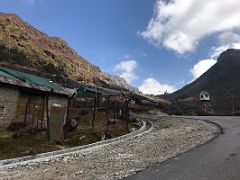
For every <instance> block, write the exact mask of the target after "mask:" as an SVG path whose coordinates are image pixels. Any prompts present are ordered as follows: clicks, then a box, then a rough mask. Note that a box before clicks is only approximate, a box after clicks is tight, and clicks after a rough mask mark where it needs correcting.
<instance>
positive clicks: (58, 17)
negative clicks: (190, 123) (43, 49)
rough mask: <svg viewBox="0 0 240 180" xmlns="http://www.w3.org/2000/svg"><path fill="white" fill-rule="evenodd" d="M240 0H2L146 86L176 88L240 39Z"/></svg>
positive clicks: (0, 4)
mask: <svg viewBox="0 0 240 180" xmlns="http://www.w3.org/2000/svg"><path fill="white" fill-rule="evenodd" d="M234 7H240V4H239V2H238V0H209V1H197V0H189V1H186V0H168V1H167V0H101V1H100V0H71V1H66V0H0V11H1V12H6V13H16V14H17V15H19V16H20V17H21V18H22V19H24V20H25V21H27V22H28V23H30V24H32V25H33V26H34V27H36V28H38V29H39V30H41V31H43V32H45V33H47V34H49V35H51V36H58V37H60V38H62V39H64V40H66V41H67V43H68V44H69V45H70V46H71V47H72V48H73V49H75V50H76V51H77V52H78V53H79V54H80V55H81V56H83V57H85V58H86V59H88V60H89V61H90V62H91V63H93V64H95V65H97V66H99V67H100V68H101V69H102V70H103V71H104V72H108V73H113V74H118V75H120V76H122V77H125V79H126V80H127V81H128V82H129V83H130V84H131V85H133V86H135V87H139V88H140V90H141V91H143V92H144V93H153V94H158V93H160V91H165V90H168V91H169V92H172V91H174V90H176V89H178V88H181V87H182V86H183V85H185V84H187V83H189V82H191V81H192V80H194V79H196V78H197V77H199V76H200V75H201V74H202V73H203V72H205V71H206V70H207V69H208V68H209V67H211V66H212V65H213V64H214V63H216V58H217V56H218V55H219V53H220V52H222V51H223V50H225V49H227V48H231V47H233V48H238V47H240V43H239V42H240V35H239V34H240V33H239V27H240V22H239V19H240V18H238V17H240V16H239V15H240V13H239V12H238V11H239V10H238V8H234ZM228 8H229V11H228Z"/></svg>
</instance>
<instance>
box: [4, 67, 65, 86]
mask: <svg viewBox="0 0 240 180" xmlns="http://www.w3.org/2000/svg"><path fill="white" fill-rule="evenodd" d="M0 75H2V76H6V77H11V78H17V79H20V80H21V81H24V82H26V83H28V84H36V85H39V86H43V87H47V88H50V89H54V90H60V91H63V89H62V88H61V86H60V85H58V84H56V83H53V82H51V81H50V80H49V79H47V78H42V77H39V76H35V75H31V74H27V73H23V72H20V71H16V70H13V69H8V68H5V67H0Z"/></svg>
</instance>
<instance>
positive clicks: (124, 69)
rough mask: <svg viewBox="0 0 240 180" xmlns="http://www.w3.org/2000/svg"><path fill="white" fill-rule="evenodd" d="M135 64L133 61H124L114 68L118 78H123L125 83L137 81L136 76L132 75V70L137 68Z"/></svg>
mask: <svg viewBox="0 0 240 180" xmlns="http://www.w3.org/2000/svg"><path fill="white" fill-rule="evenodd" d="M137 65H138V64H137V62H136V61H135V60H125V61H121V62H120V63H118V64H117V65H116V66H115V70H116V71H120V72H121V74H120V77H122V78H124V79H125V80H126V82H127V83H129V84H130V83H131V82H132V81H134V80H136V79H138V77H137V75H136V74H135V73H134V70H135V69H136V68H137Z"/></svg>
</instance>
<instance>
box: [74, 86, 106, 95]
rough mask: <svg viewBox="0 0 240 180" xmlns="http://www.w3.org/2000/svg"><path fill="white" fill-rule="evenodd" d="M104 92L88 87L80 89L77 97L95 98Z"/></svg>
mask: <svg viewBox="0 0 240 180" xmlns="http://www.w3.org/2000/svg"><path fill="white" fill-rule="evenodd" d="M101 94H102V92H101V91H98V90H97V89H92V88H87V87H83V86H81V87H79V88H78V89H77V91H76V97H95V96H96V95H98V96H99V95H101Z"/></svg>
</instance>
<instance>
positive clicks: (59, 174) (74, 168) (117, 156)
mask: <svg viewBox="0 0 240 180" xmlns="http://www.w3.org/2000/svg"><path fill="white" fill-rule="evenodd" d="M145 117H147V118H151V121H152V123H153V129H152V131H150V132H149V133H148V134H145V135H143V136H141V137H137V138H135V139H131V140H128V141H123V142H118V143H115V144H112V145H107V146H105V147H103V148H101V149H100V150H99V149H98V150H97V151H92V152H85V153H80V154H75V155H71V156H68V157H63V158H57V159H55V160H49V161H48V162H42V163H35V164H31V165H28V166H24V167H17V168H12V169H5V170H1V171H0V179H81V180H83V179H91V180H92V179H120V178H122V177H126V176H128V175H131V174H134V173H136V171H139V170H142V169H144V168H146V167H148V166H150V165H153V164H154V163H158V162H162V161H164V160H166V159H168V158H170V157H173V156H175V155H177V154H179V153H183V152H185V151H187V150H189V149H192V148H194V147H196V146H198V145H200V144H203V143H206V142H207V141H209V140H210V139H212V138H213V137H215V136H216V135H217V134H218V133H219V129H218V128H217V127H216V126H215V125H212V124H209V123H206V122H204V121H200V120H190V119H183V118H174V117H160V116H159V117H157V116H154V117H153V116H152V117H149V115H148V116H145Z"/></svg>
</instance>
